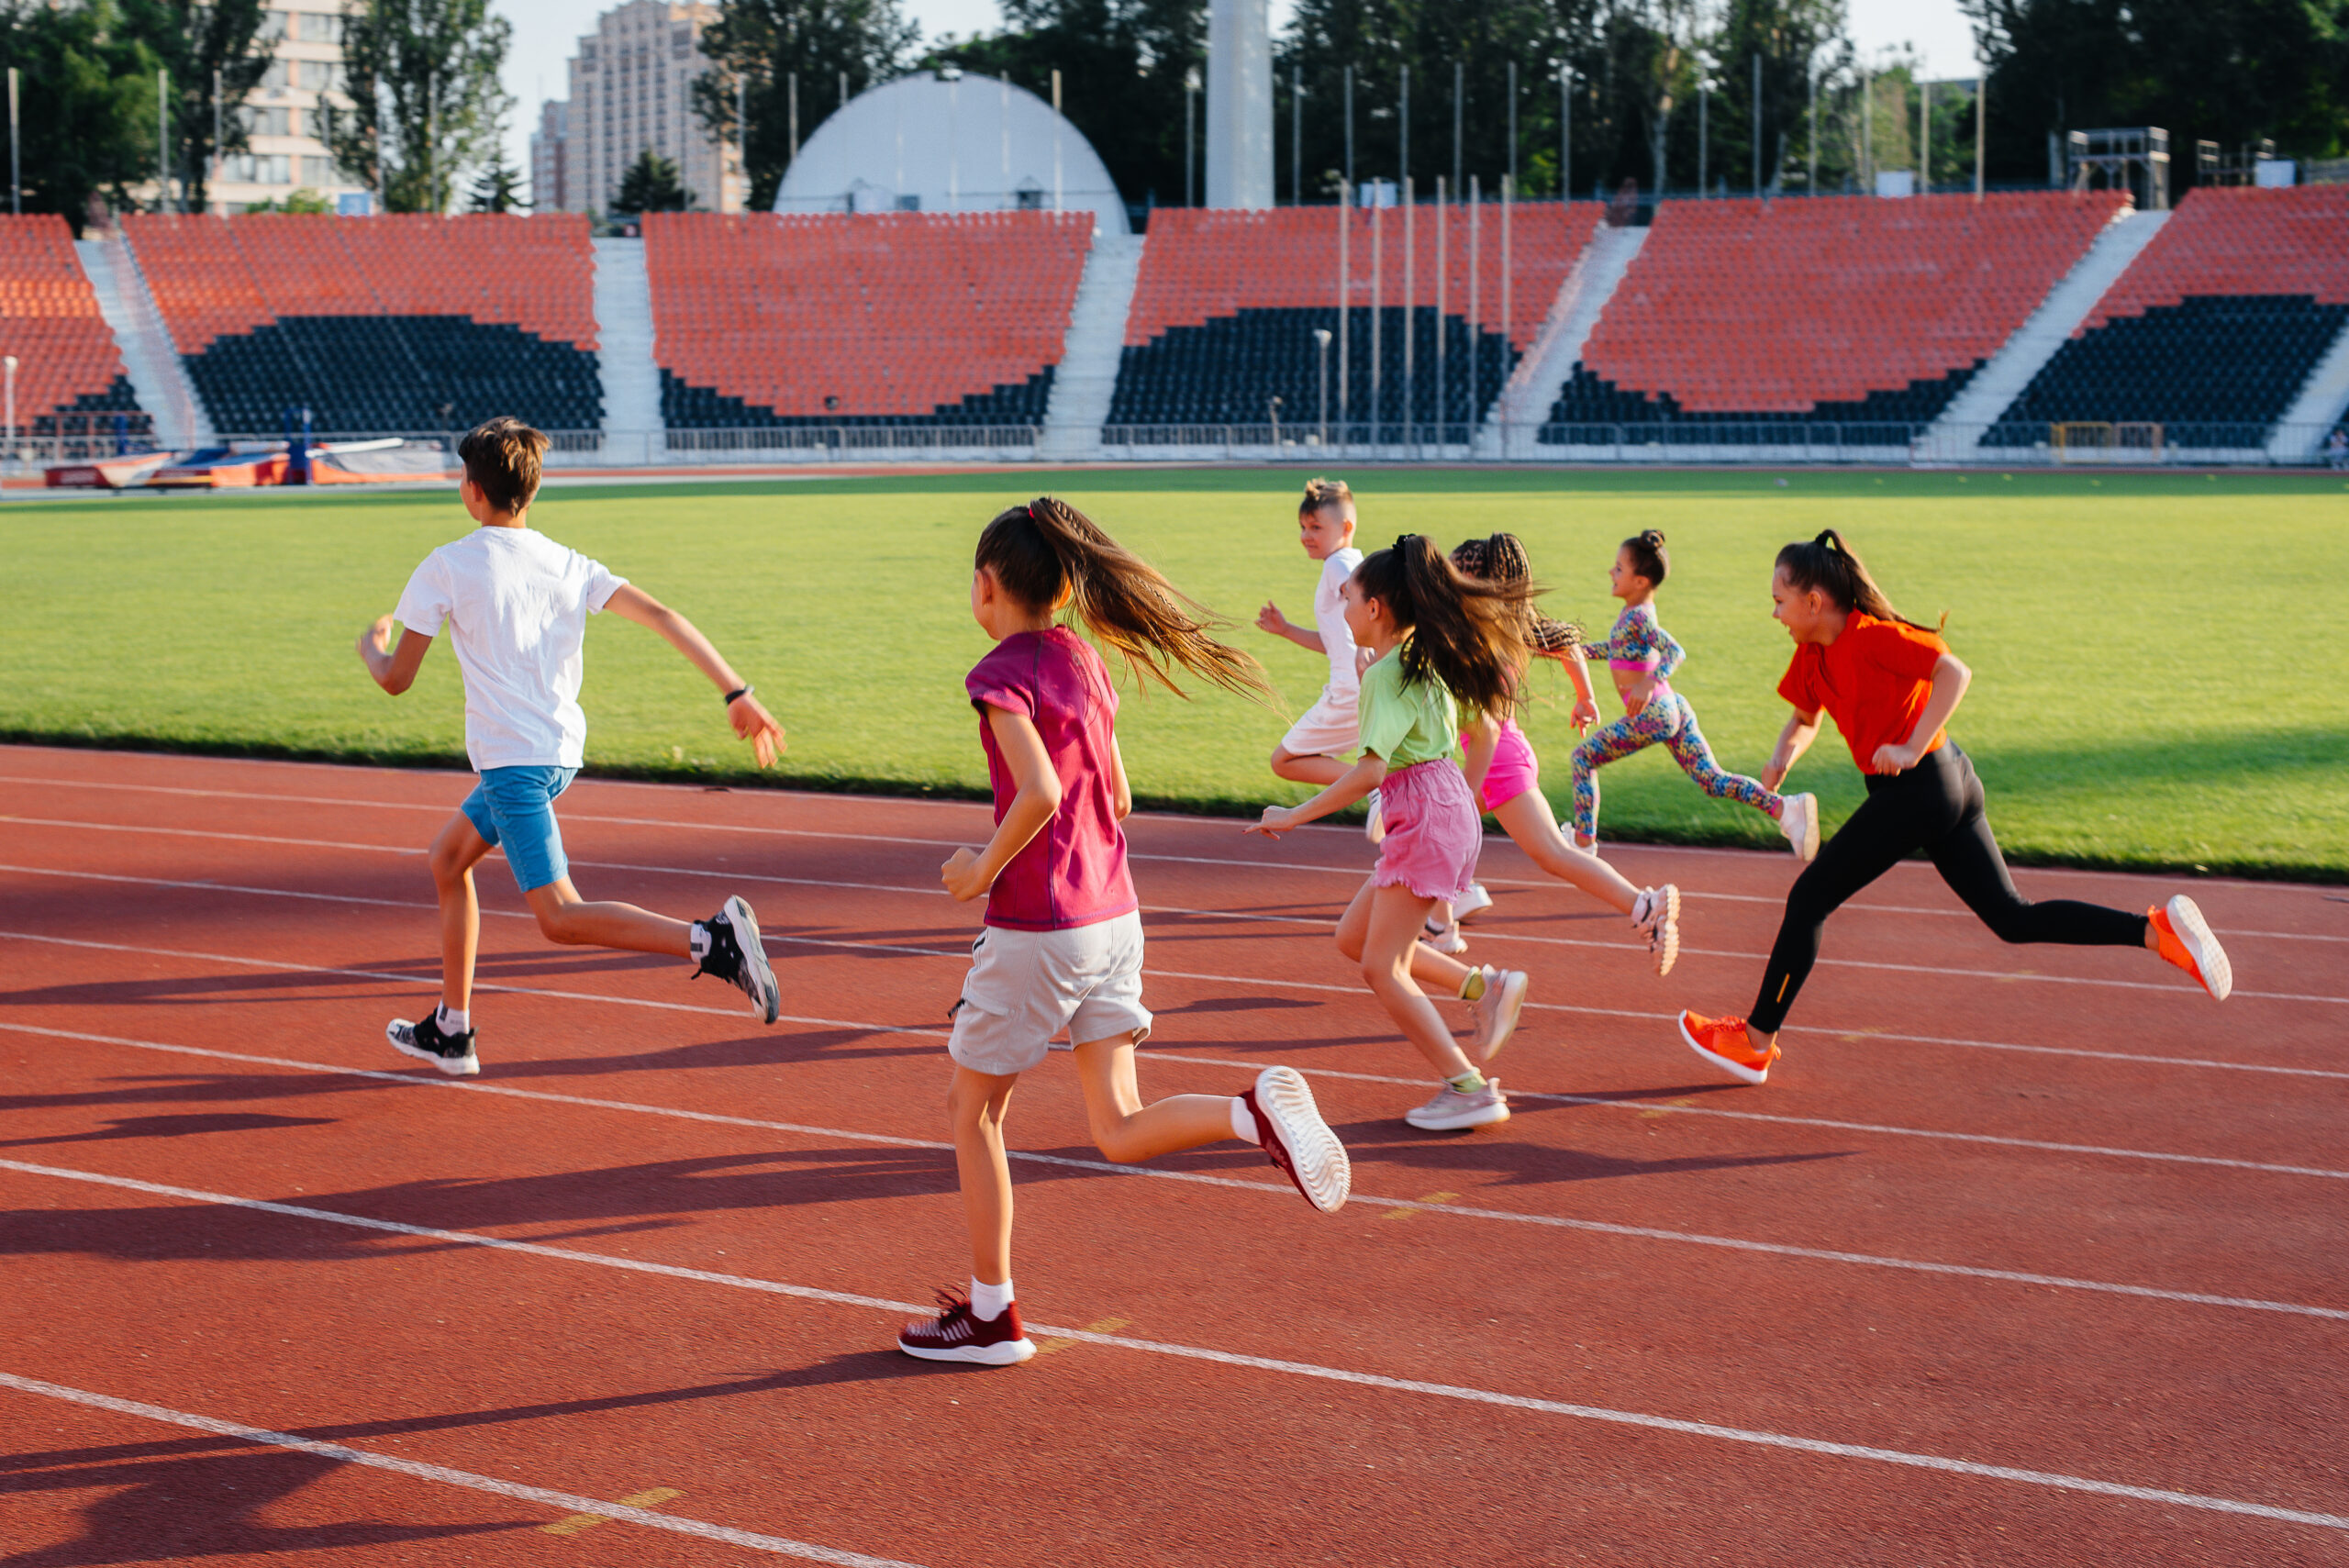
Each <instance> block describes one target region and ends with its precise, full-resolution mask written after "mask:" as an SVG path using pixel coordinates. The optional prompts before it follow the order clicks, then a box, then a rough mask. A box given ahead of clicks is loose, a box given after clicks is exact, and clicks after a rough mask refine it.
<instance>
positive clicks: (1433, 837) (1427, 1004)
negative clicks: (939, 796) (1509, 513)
mask: <svg viewBox="0 0 2349 1568" xmlns="http://www.w3.org/2000/svg"><path fill="white" fill-rule="evenodd" d="M1344 598H1345V610H1346V626H1347V628H1348V629H1349V630H1350V631H1352V632H1353V639H1354V645H1355V646H1356V647H1358V648H1365V649H1368V650H1370V651H1371V652H1372V653H1373V654H1374V655H1375V657H1374V659H1373V661H1372V662H1371V664H1370V667H1369V668H1368V669H1366V670H1365V671H1364V672H1363V676H1362V695H1361V698H1360V703H1359V706H1358V708H1357V712H1358V714H1359V717H1360V721H1361V727H1362V728H1361V734H1362V740H1361V749H1362V755H1361V757H1360V758H1359V760H1357V761H1356V762H1354V763H1353V766H1352V767H1350V768H1348V769H1347V770H1346V771H1345V773H1343V774H1342V775H1341V777H1340V778H1339V779H1338V781H1337V782H1336V783H1335V784H1330V785H1329V786H1328V787H1327V788H1325V789H1323V790H1322V791H1321V793H1320V794H1319V795H1315V796H1314V797H1313V798H1312V799H1310V800H1308V801H1305V802H1303V803H1302V804H1300V805H1297V806H1266V807H1264V817H1263V818H1262V819H1261V820H1259V821H1256V822H1252V823H1251V824H1249V826H1248V828H1247V831H1249V832H1255V833H1263V834H1264V835H1265V836H1266V837H1268V838H1278V837H1279V836H1280V835H1281V834H1283V833H1286V832H1287V831H1288V830H1289V829H1290V828H1300V827H1303V826H1304V825H1305V824H1306V823H1308V822H1311V821H1314V820H1316V819H1317V818H1319V817H1327V816H1329V815H1330V813H1331V812H1333V811H1338V810H1341V809H1343V808H1344V807H1346V806H1352V805H1353V803H1354V802H1355V801H1357V800H1360V799H1362V798H1363V797H1364V795H1368V794H1369V793H1370V792H1371V791H1372V790H1374V789H1375V790H1377V791H1378V795H1379V804H1380V810H1381V814H1382V816H1383V817H1385V819H1386V834H1385V837H1384V838H1383V839H1381V840H1380V842H1379V846H1378V865H1377V869H1376V870H1375V871H1373V872H1372V873H1371V875H1370V879H1369V880H1368V881H1366V882H1364V884H1363V885H1362V890H1361V891H1360V892H1358V893H1356V894H1355V895H1354V897H1353V903H1351V904H1349V905H1348V906H1346V912H1345V914H1344V915H1342V916H1341V917H1340V918H1339V920H1338V930H1337V938H1338V951H1340V952H1341V953H1343V954H1344V955H1345V956H1346V957H1347V958H1348V959H1350V960H1352V961H1353V962H1357V963H1359V964H1360V965H1361V966H1362V977H1363V980H1364V982H1365V983H1366V984H1368V985H1369V986H1370V990H1371V994H1372V995H1375V996H1376V997H1377V998H1378V1001H1379V1005H1380V1006H1383V1007H1385V1008H1386V1016H1387V1017H1388V1018H1393V1019H1394V1020H1395V1023H1396V1025H1397V1027H1398V1028H1399V1029H1402V1031H1403V1034H1404V1037H1405V1038H1406V1039H1408V1040H1409V1041H1410V1042H1411V1044H1412V1045H1414V1046H1415V1047H1417V1048H1418V1050H1419V1053H1420V1054H1421V1055H1422V1056H1424V1057H1426V1058H1427V1060H1428V1062H1429V1064H1430V1065H1431V1066H1432V1067H1433V1068H1434V1069H1435V1071H1436V1073H1437V1075H1438V1076H1439V1077H1440V1078H1442V1083H1441V1084H1438V1085H1437V1086H1436V1092H1435V1097H1434V1098H1433V1099H1431V1100H1429V1101H1428V1102H1427V1103H1426V1104H1425V1105H1422V1106H1414V1107H1412V1109H1411V1110H1409V1111H1408V1112H1407V1113H1405V1115H1404V1118H1403V1119H1404V1120H1405V1121H1407V1122H1408V1123H1410V1124H1411V1125H1412V1126H1413V1127H1417V1128H1425V1129H1454V1128H1469V1127H1484V1126H1487V1125H1489V1124H1491V1123H1494V1122H1501V1121H1507V1120H1508V1101H1507V1100H1506V1099H1504V1098H1502V1096H1501V1086H1500V1080H1499V1079H1497V1078H1487V1077H1486V1076H1485V1074H1484V1072H1483V1070H1482V1067H1481V1065H1480V1064H1481V1063H1484V1062H1490V1061H1492V1059H1493V1058H1494V1056H1495V1055H1497V1053H1498V1052H1499V1051H1500V1049H1501V1047H1502V1046H1504V1045H1506V1044H1508V1039H1509V1036H1510V1035H1511V1034H1512V1033H1513V1032H1514V1031H1515V1030H1516V1029H1517V1020H1518V1015H1519V1014H1520V1012H1521V1011H1522V1010H1523V1008H1524V1006H1525V976H1524V975H1523V974H1522V973H1519V972H1517V971H1514V970H1504V969H1494V968H1492V967H1490V966H1489V965H1487V966H1486V967H1484V968H1481V969H1470V968H1468V967H1467V966H1465V965H1464V964H1461V963H1458V962H1454V961H1453V960H1452V959H1450V958H1447V957H1445V956H1444V955H1443V954H1442V953H1440V952H1437V951H1433V950H1432V949H1431V948H1429V947H1428V946H1427V945H1426V944H1424V943H1422V942H1421V941H1420V940H1419V934H1420V932H1421V931H1423V930H1424V929H1426V926H1427V918H1428V914H1429V912H1430V911H1431V910H1432V909H1433V908H1434V907H1435V906H1436V905H1437V903H1438V902H1440V901H1456V900H1457V899H1458V898H1459V897H1460V896H1461V895H1463V894H1464V893H1465V892H1466V891H1467V890H1468V884H1470V882H1471V881H1473V880H1474V879H1475V874H1476V851H1478V850H1479V849H1480V848H1481V847H1482V846H1483V843H1484V832H1483V828H1481V826H1480V825H1479V820H1478V816H1477V811H1476V802H1475V797H1474V796H1473V795H1470V794H1469V792H1468V781H1467V779H1466V778H1465V776H1464V775H1463V774H1462V773H1461V771H1460V764H1459V762H1457V761H1455V760H1454V759H1453V749H1454V748H1455V747H1457V746H1458V744H1459V740H1460V728H1459V717H1458V715H1459V713H1460V711H1462V710H1465V711H1466V712H1469V713H1472V714H1484V713H1491V712H1495V711H1501V712H1506V711H1508V709H1509V707H1510V706H1512V705H1513V704H1514V703H1515V702H1516V700H1517V692H1518V678H1519V672H1520V671H1521V670H1523V669H1524V667H1525V662H1526V661H1527V660H1528V659H1529V658H1531V650H1530V649H1529V648H1528V647H1527V645H1526V640H1525V638H1526V624H1527V613H1526V612H1527V606H1529V605H1530V604H1531V602H1532V598H1533V586H1532V584H1530V583H1491V582H1486V581H1485V580H1483V579H1481V578H1475V577H1467V576H1464V575H1462V574H1461V573H1460V572H1459V571H1458V570H1457V569H1455V568H1454V567H1453V564H1452V562H1450V561H1448V560H1446V559H1445V558H1444V555H1443V552H1442V550H1439V549H1437V548H1436V543H1435V541H1434V540H1433V539H1430V538H1428V537H1427V536H1426V535H1425V534H1406V535H1404V536H1403V537H1402V538H1400V539H1397V540H1396V541H1395V544H1394V547H1393V548H1392V549H1389V550H1376V551H1374V552H1373V553H1372V554H1370V555H1369V556H1368V557H1366V558H1365V559H1364V562H1363V563H1362V564H1361V565H1360V566H1357V567H1356V568H1354V573H1353V576H1351V577H1349V578H1347V579H1346V585H1345V590H1344ZM1422 985H1428V986H1432V987H1434V988H1435V990H1436V993H1437V994H1438V995H1446V996H1457V997H1459V998H1460V999H1461V1000H1462V1001H1464V1002H1466V1003H1467V1004H1468V1005H1469V1020H1470V1023H1471V1025H1472V1031H1473V1032H1472V1034H1471V1036H1470V1039H1469V1042H1468V1051H1474V1052H1475V1061H1473V1062H1472V1061H1471V1060H1470V1059H1469V1054H1468V1051H1463V1050H1462V1048H1461V1046H1460V1043H1459V1042H1458V1041H1456V1040H1453V1037H1452V1030H1451V1029H1450V1028H1449V1027H1448V1026H1447V1025H1446V1024H1445V1023H1444V1021H1443V1017H1442V1014H1440V1013H1438V1012H1437V1011H1436V1009H1435V1004H1434V1003H1432V1002H1431V1001H1429V1000H1428V993H1427V992H1426V991H1423V990H1422V989H1420V987H1421V986H1422Z"/></svg>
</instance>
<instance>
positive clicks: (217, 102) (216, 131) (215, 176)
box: [204, 66, 220, 205]
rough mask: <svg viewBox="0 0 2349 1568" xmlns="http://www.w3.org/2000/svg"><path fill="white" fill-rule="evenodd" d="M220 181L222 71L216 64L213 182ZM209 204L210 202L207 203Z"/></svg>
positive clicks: (214, 73)
mask: <svg viewBox="0 0 2349 1568" xmlns="http://www.w3.org/2000/svg"><path fill="white" fill-rule="evenodd" d="M212 183H213V184H215V185H217V184H218V183H220V71H219V68H218V67H217V66H216V67H214V68H213V72H212ZM204 194H205V195H206V196H210V195H212V194H213V193H212V192H211V190H210V189H208V188H207V189H206V191H205V193H204ZM207 205H208V204H207Z"/></svg>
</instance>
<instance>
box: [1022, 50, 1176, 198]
mask: <svg viewBox="0 0 2349 1568" xmlns="http://www.w3.org/2000/svg"><path fill="white" fill-rule="evenodd" d="M1189 169H1190V163H1189V161H1188V155H1187V154H1186V156H1185V162H1184V171H1185V172H1186V174H1187V173H1188V172H1189ZM1052 210H1053V211H1054V212H1058V211H1060V210H1061V73H1060V68H1059V67H1058V66H1054V67H1053V68H1052Z"/></svg>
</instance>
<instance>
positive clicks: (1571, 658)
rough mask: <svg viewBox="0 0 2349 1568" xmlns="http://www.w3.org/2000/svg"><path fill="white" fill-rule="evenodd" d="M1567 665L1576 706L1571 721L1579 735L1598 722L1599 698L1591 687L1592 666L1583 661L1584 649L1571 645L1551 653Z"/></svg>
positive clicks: (1587, 732) (1552, 656)
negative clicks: (1560, 651)
mask: <svg viewBox="0 0 2349 1568" xmlns="http://www.w3.org/2000/svg"><path fill="white" fill-rule="evenodd" d="M1550 657H1551V658H1553V659H1555V660H1556V661H1557V662H1559V663H1561V664H1564V666H1565V667H1566V679H1567V680H1569V681H1572V682H1573V683H1574V687H1575V706H1574V713H1573V715H1572V717H1571V722H1572V723H1573V725H1574V727H1575V734H1577V735H1587V734H1589V733H1590V727H1591V726H1592V725H1594V724H1597V723H1598V697H1597V696H1596V695H1593V694H1592V692H1591V689H1590V666H1589V665H1588V664H1586V663H1585V662H1583V656H1582V650H1581V649H1580V648H1578V647H1572V646H1569V647H1568V648H1567V649H1566V650H1565V651H1564V652H1563V653H1553V654H1551V655H1550Z"/></svg>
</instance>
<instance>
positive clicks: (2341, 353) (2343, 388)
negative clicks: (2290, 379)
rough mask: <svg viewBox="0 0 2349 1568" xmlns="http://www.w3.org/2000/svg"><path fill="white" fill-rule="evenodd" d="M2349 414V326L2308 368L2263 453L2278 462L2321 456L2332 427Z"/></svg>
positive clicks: (2348, 416)
mask: <svg viewBox="0 0 2349 1568" xmlns="http://www.w3.org/2000/svg"><path fill="white" fill-rule="evenodd" d="M2345 418H2349V327H2343V328H2342V329H2341V334H2340V336H2338V337H2336V338H2335V339H2332V348H2330V349H2328V350H2325V355H2324V358H2322V359H2321V360H2319V361H2317V362H2316V369H2314V370H2312V371H2310V372H2309V379H2308V380H2307V382H2305V383H2304V384H2302V385H2301V387H2300V395H2299V396H2298V397H2296V398H2294V399H2293V400H2292V406H2290V407H2289V408H2287V409H2285V410H2284V417H2283V420H2282V421H2281V422H2280V423H2279V424H2277V427H2276V435H2275V438H2274V439H2272V440H2270V441H2269V442H2268V443H2267V455H2268V456H2269V457H2271V458H2273V459H2275V460H2276V461H2277V462H2308V461H2309V460H2310V458H2318V457H2321V456H2322V455H2323V453H2324V443H2325V441H2326V439H2328V438H2330V437H2331V436H2332V427H2334V426H2335V425H2338V424H2340V423H2341V422H2342V420H2343V419H2345Z"/></svg>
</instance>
